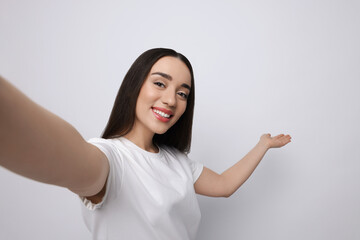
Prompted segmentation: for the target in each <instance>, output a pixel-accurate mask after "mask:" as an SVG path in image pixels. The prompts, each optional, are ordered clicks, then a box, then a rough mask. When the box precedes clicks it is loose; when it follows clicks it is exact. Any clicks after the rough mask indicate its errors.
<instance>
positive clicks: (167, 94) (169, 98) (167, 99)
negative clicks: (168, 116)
mask: <svg viewBox="0 0 360 240" xmlns="http://www.w3.org/2000/svg"><path fill="white" fill-rule="evenodd" d="M161 101H162V102H163V104H166V105H168V106H170V107H175V106H176V92H175V91H173V90H172V89H171V88H168V89H166V91H163V95H162V97H161Z"/></svg>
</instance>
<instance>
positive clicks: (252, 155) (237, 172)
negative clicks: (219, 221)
mask: <svg viewBox="0 0 360 240" xmlns="http://www.w3.org/2000/svg"><path fill="white" fill-rule="evenodd" d="M289 142H291V137H290V135H284V134H279V135H277V136H275V137H271V135H270V134H263V135H262V136H261V138H260V141H259V142H258V143H257V144H256V146H255V147H254V148H253V149H252V150H251V151H250V152H249V153H248V154H246V156H245V157H244V158H242V159H241V160H240V161H239V162H237V163H236V164H235V165H233V166H232V167H230V168H229V169H227V170H226V171H225V172H223V173H222V174H217V173H216V172H213V171H212V170H210V169H208V168H206V167H204V169H203V172H202V173H201V175H200V177H199V178H198V180H197V181H196V182H195V184H194V188H195V192H196V193H198V194H201V195H205V196H210V197H230V196H231V195H232V194H233V193H234V192H236V190H237V189H238V188H239V187H240V186H241V185H242V184H243V183H244V182H245V181H246V180H247V179H248V178H249V177H250V175H251V174H252V173H253V172H254V170H255V168H256V167H257V165H258V164H259V163H260V161H261V159H262V158H263V157H264V155H265V153H266V152H267V150H269V149H270V148H279V147H283V146H285V145H286V144H288V143H289Z"/></svg>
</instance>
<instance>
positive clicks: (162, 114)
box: [153, 109, 170, 118]
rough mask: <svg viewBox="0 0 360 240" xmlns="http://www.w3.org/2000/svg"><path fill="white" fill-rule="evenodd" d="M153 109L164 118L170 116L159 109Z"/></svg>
mask: <svg viewBox="0 0 360 240" xmlns="http://www.w3.org/2000/svg"><path fill="white" fill-rule="evenodd" d="M153 110H154V112H156V113H157V114H159V115H160V116H162V117H166V118H169V117H170V115H169V114H166V113H164V112H161V111H159V110H156V109H153Z"/></svg>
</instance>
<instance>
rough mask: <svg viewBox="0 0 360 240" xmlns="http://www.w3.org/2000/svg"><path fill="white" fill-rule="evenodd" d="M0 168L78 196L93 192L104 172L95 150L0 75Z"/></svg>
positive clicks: (101, 157) (101, 156) (103, 162)
mask: <svg viewBox="0 0 360 240" xmlns="http://www.w3.org/2000/svg"><path fill="white" fill-rule="evenodd" d="M0 165H1V166H3V167H5V168H7V169H9V170H10V171H13V172H15V173H17V174H20V175H22V176H25V177H28V178H31V179H34V180H36V181H40V182H44V183H48V184H54V185H58V186H62V187H66V188H68V189H70V190H71V191H73V192H75V193H77V194H79V195H81V196H91V195H94V194H96V193H98V192H99V191H100V190H101V189H102V187H103V186H104V183H105V181H106V178H107V174H108V171H109V166H108V162H107V160H106V156H105V155H104V154H103V153H102V152H101V151H100V150H99V149H98V148H96V147H95V146H93V145H92V144H89V143H87V142H86V141H85V140H84V139H83V138H82V137H81V135H80V134H79V133H78V132H77V131H76V129H75V128H73V127H72V126H71V125H70V124H69V123H67V122H66V121H64V120H62V119H61V118H59V117H58V116H56V115H55V114H52V113H51V112H49V111H47V110H46V109H44V108H42V107H41V106H39V105H38V104H36V103H34V102H33V101H31V100H30V99H29V98H28V97H27V96H25V95H24V94H23V93H22V92H20V91H19V90H18V89H16V88H15V87H14V86H13V85H11V84H10V83H9V82H8V81H6V80H5V79H4V78H2V77H1V76H0Z"/></svg>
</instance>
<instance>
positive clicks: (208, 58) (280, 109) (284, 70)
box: [0, 0, 360, 240]
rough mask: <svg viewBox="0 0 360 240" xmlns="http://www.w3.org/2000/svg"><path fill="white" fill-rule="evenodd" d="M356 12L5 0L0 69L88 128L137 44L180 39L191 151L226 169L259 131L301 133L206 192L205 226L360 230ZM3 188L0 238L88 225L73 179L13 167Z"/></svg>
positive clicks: (280, 233) (335, 4) (73, 231)
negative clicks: (49, 178) (51, 178)
mask: <svg viewBox="0 0 360 240" xmlns="http://www.w3.org/2000/svg"><path fill="white" fill-rule="evenodd" d="M359 12H360V2H359V1H346V0H345V1H344V0H333V1H327V0H318V1H317V0H304V1H294V0H293V1H285V0H274V1H265V0H263V1H259V0H252V1H250V0H248V1H209V0H207V1H176V2H172V1H133V0H131V1H130V0H123V1H108V0H106V1H85V0H81V1H80V0H75V1H73V0H72V1H70V0H62V1H60V0H59V1H46V0H43V1H41V0H32V1H25V0H24V1H16V0H1V1H0V74H1V75H2V76H3V77H5V78H7V79H8V80H9V81H10V82H11V83H13V84H14V85H15V86H17V87H18V88H19V89H20V90H21V91H23V92H24V93H25V94H26V95H28V96H29V97H30V98H31V99H33V100H34V101H35V102H37V103H38V104H40V105H41V106H43V107H45V108H46V109H48V110H50V111H51V112H53V113H55V114H57V115H59V116H60V117H62V118H63V119H65V120H66V121H68V122H69V123H71V124H72V125H73V126H74V127H75V128H76V129H77V130H78V131H79V132H80V133H81V135H82V136H83V137H84V138H85V139H89V138H91V137H98V136H100V135H101V133H102V131H103V129H104V127H105V125H106V123H107V120H108V117H109V114H110V111H111V109H112V105H113V102H114V99H115V96H116V93H117V91H118V88H119V86H120V84H121V81H122V79H123V77H124V75H125V73H126V72H127V70H128V68H129V67H130V65H131V64H132V62H133V61H134V60H135V59H136V57H138V56H139V55H140V54H141V53H142V52H144V51H145V50H147V49H150V48H154V47H168V48H173V49H175V50H177V51H179V52H181V53H183V54H184V55H185V56H187V57H188V58H189V59H190V61H191V62H192V64H193V67H194V71H195V86H196V104H195V116H194V130H193V143H192V151H191V153H190V155H189V156H190V157H191V158H192V159H194V160H198V161H200V162H202V163H203V164H204V165H205V166H207V167H208V168H210V169H212V170H214V171H216V172H218V173H221V172H223V171H225V170H226V169H227V168H229V167H230V166H232V165H233V164H235V163H236V162H237V161H238V160H240V159H241V158H242V157H243V156H244V155H245V154H246V153H247V152H248V151H249V150H250V149H251V148H252V147H253V146H254V145H255V144H256V143H257V141H258V140H259V138H260V136H261V134H263V133H272V134H273V135H276V134H279V133H289V134H291V136H292V138H293V139H292V142H291V143H290V144H288V145H287V146H286V147H284V148H281V149H271V150H270V151H269V152H268V153H267V155H266V156H265V158H264V159H263V161H262V162H261V163H260V165H259V166H258V168H257V169H256V170H255V172H254V174H253V175H252V176H251V177H250V179H249V180H248V181H247V182H246V183H245V184H244V185H243V186H242V187H241V188H240V189H239V190H238V191H237V192H236V193H235V194H233V195H232V196H231V197H230V198H210V197H204V196H200V195H198V199H199V203H200V207H201V212H202V222H201V226H200V230H199V234H198V239H200V240H205V239H206V240H215V239H244V240H260V239H261V240H262V239H274V240H275V239H276V240H279V239H280V240H288V239H292V240H303V239H327V240H329V239H330V240H332V239H351V240H352V239H354V240H355V239H360V228H359V225H360V206H359V203H360V192H359V191H360V187H359V185H360V184H359V183H360V161H359V160H360V159H359V158H360V157H359V155H360V148H359V143H360V141H359V136H360V127H359V123H360V97H359V90H360V44H359V43H360V27H359V25H360V14H359ZM24 121H26V119H24ZM0 134H1V133H0ZM20 137H21V135H20V136H19V138H20ZM0 190H1V197H0V239H52V240H62V239H84V240H85V239H90V234H89V233H88V231H87V229H86V227H85V225H84V223H83V222H82V218H81V213H80V202H79V200H78V199H77V197H76V196H75V195H74V194H73V193H71V192H70V191H68V190H66V189H63V188H60V187H56V186H51V185H46V184H43V183H38V182H35V181H32V180H29V179H26V178H24V177H21V176H18V175H16V174H14V173H11V172H9V171H8V170H6V169H4V168H0Z"/></svg>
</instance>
